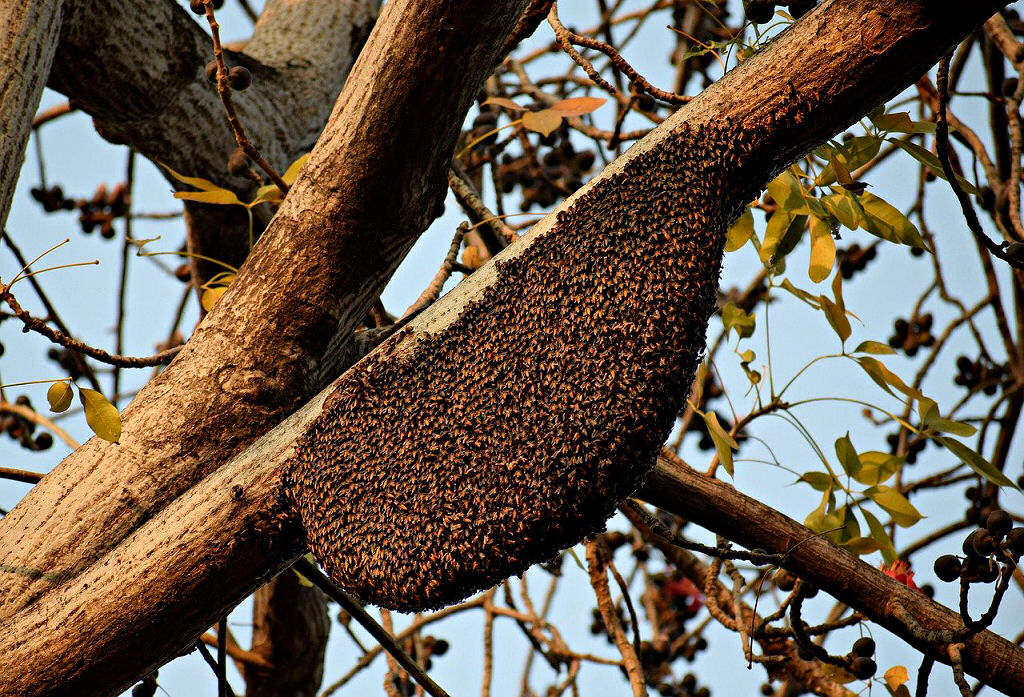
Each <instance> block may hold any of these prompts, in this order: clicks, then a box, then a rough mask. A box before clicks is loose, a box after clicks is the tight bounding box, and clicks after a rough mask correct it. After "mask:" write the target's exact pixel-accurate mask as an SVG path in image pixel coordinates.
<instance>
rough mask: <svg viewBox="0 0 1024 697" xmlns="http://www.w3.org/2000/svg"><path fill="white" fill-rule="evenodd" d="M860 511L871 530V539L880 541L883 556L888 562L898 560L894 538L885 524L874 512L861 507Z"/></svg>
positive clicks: (879, 546) (879, 547) (879, 545)
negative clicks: (890, 535)
mask: <svg viewBox="0 0 1024 697" xmlns="http://www.w3.org/2000/svg"><path fill="white" fill-rule="evenodd" d="M860 512H861V515H863V516H864V520H865V522H867V524H868V530H870V531H871V539H872V540H874V541H875V542H876V543H878V549H879V551H880V552H881V553H882V558H883V559H885V563H886V564H891V563H892V562H894V561H895V560H896V550H895V549H894V548H893V544H892V538H890V537H889V533H888V532H887V531H886V529H885V526H884V525H882V523H881V521H880V520H878V518H876V517H875V514H874V513H872V512H871V511H869V510H867V509H866V508H861V509H860Z"/></svg>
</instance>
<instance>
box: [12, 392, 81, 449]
mask: <svg viewBox="0 0 1024 697" xmlns="http://www.w3.org/2000/svg"><path fill="white" fill-rule="evenodd" d="M3 412H6V413H8V414H14V415H15V416H18V417H20V418H22V419H25V420H26V421H31V422H32V423H34V424H36V425H38V426H42V427H43V428H45V429H47V430H48V431H50V432H51V433H53V435H55V436H57V437H58V438H60V439H61V440H62V441H64V445H66V446H68V447H69V448H71V449H72V450H77V449H78V446H79V445H81V444H80V443H79V442H78V441H76V440H75V439H74V438H72V437H71V434H69V433H68V432H67V431H65V430H64V429H63V428H61V427H60V426H58V425H57V424H56V423H54V422H53V421H52V420H51V419H48V418H46V417H45V416H43V415H42V414H40V413H39V412H37V411H35V410H33V409H29V408H28V407H26V406H24V405H21V404H12V403H11V402H6V401H0V413H3Z"/></svg>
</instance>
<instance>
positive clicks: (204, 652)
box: [195, 641, 235, 697]
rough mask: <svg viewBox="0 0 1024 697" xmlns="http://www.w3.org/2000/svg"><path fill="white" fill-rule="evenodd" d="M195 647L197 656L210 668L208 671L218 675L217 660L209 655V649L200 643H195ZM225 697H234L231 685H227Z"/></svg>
mask: <svg viewBox="0 0 1024 697" xmlns="http://www.w3.org/2000/svg"><path fill="white" fill-rule="evenodd" d="M195 646H196V649H198V651H199V655H200V656H202V657H203V660H204V661H206V665H208V666H210V669H211V670H213V674H214V675H219V674H220V673H219V672H218V670H217V659H215V658H214V657H213V654H211V653H210V649H208V648H206V644H204V643H203V642H201V641H197V642H196V644H195ZM227 697H235V691H234V690H232V689H231V685H227Z"/></svg>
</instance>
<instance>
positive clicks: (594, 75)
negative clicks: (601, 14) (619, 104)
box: [548, 3, 690, 104]
mask: <svg viewBox="0 0 1024 697" xmlns="http://www.w3.org/2000/svg"><path fill="white" fill-rule="evenodd" d="M557 10H558V5H557V3H556V4H555V5H553V6H552V7H551V12H550V13H548V23H549V24H551V28H552V29H554V31H555V37H556V38H557V39H558V42H559V44H560V45H561V46H562V50H564V51H565V52H566V53H568V54H569V56H570V57H571V58H572V59H573V60H574V61H575V62H576V64H577V65H579V66H580V67H581V68H583V70H584V71H585V72H586V73H587V76H588V77H590V79H591V80H593V81H594V82H596V83H597V84H598V86H599V87H600V88H601V89H603V90H605V91H606V92H608V93H609V94H612V95H614V96H615V98H616V99H618V98H619V97H620V94H619V92H618V90H616V89H615V88H614V87H613V86H612V85H611V84H610V83H609V82H608V81H607V80H605V79H604V78H602V77H601V75H600V74H599V73H598V72H597V70H596V69H595V68H594V66H593V65H592V64H591V63H590V61H588V60H587V59H586V58H584V57H583V56H581V55H580V54H579V53H578V52H577V51H576V50H575V49H573V48H572V46H571V45H570V44H576V45H577V46H583V47H585V48H591V49H594V50H596V51H600V52H601V53H603V54H605V55H606V56H608V59H609V60H610V61H611V63H612V65H614V66H615V67H616V68H618V69H619V70H620V71H622V72H623V73H624V74H625V75H626V76H627V77H628V78H629V79H630V80H631V81H632V82H633V84H635V85H636V86H637V88H638V89H640V90H642V91H644V92H646V93H647V94H649V95H651V96H652V97H655V98H657V99H660V100H661V101H663V102H667V103H669V104H688V103H689V102H690V97H687V96H684V95H679V94H675V93H673V92H666V91H665V90H662V89H658V88H657V87H655V86H654V85H652V84H651V83H650V82H648V81H647V79H646V78H645V77H644V76H643V75H641V74H640V73H639V72H637V70H636V68H634V67H633V66H631V65H630V64H629V63H627V62H626V59H625V58H623V57H622V55H621V54H620V53H619V52H618V51H616V50H615V48H614V47H612V46H610V45H609V44H606V43H605V42H603V41H599V40H597V39H591V38H589V37H586V36H580V35H579V34H576V33H574V32H571V31H569V30H568V29H566V28H565V26H564V25H563V24H562V23H561V21H559V19H558V11H557Z"/></svg>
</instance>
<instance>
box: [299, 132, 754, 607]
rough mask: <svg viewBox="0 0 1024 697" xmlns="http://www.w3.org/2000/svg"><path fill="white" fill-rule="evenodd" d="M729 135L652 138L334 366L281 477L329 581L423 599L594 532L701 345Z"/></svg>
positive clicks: (727, 213) (668, 420) (449, 594)
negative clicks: (457, 289)
mask: <svg viewBox="0 0 1024 697" xmlns="http://www.w3.org/2000/svg"><path fill="white" fill-rule="evenodd" d="M744 136H745V134H744V132H743V131H742V130H740V129H738V128H735V127H732V126H731V125H729V124H728V123H724V124H720V125H718V126H716V127H705V128H702V129H700V130H694V131H690V130H685V129H684V130H682V131H680V132H677V133H675V134H673V135H671V136H668V139H667V141H666V142H665V143H663V144H662V145H660V146H659V147H657V148H656V149H654V150H652V151H650V152H647V153H645V154H642V155H639V156H637V157H635V158H634V159H633V160H632V161H631V162H630V163H629V164H627V165H626V166H625V168H624V169H623V170H622V171H621V172H620V173H618V174H615V175H612V176H611V177H609V178H607V179H605V180H604V181H601V182H599V183H596V184H595V185H594V187H593V188H592V189H591V190H590V191H589V192H587V193H586V194H585V195H583V196H581V197H580V198H579V199H577V200H576V202H575V203H574V204H573V205H571V206H570V207H568V208H567V209H566V210H564V211H562V212H561V213H560V214H559V215H558V219H557V223H556V225H555V226H554V228H553V229H552V230H551V231H550V232H548V233H547V234H546V235H544V236H543V237H541V238H540V239H538V240H536V241H535V242H534V243H533V244H532V245H531V246H530V247H529V248H527V249H526V250H525V251H524V252H523V253H521V254H520V255H518V256H515V257H513V258H511V259H510V260H508V261H504V262H503V261H501V260H499V261H497V263H498V265H499V266H498V269H497V278H496V280H495V282H494V283H493V284H492V285H491V286H489V287H488V288H487V289H486V290H484V291H483V293H482V294H481V296H480V298H479V300H478V301H476V302H474V303H472V304H470V305H468V306H467V307H466V308H465V309H464V311H463V312H462V314H461V315H460V316H459V317H458V318H457V319H456V320H455V321H454V322H453V323H452V324H451V325H450V326H449V327H448V328H446V329H444V330H441V331H439V332H437V333H434V334H426V333H422V332H421V333H413V332H408V331H407V332H406V333H407V334H408V335H406V336H400V337H395V338H394V339H393V340H392V344H393V346H398V345H399V344H404V346H402V347H400V348H392V349H391V350H387V348H385V350H383V351H378V352H376V353H375V354H372V355H371V356H370V357H368V358H367V359H365V360H364V361H363V362H362V363H360V364H359V365H358V366H356V367H355V368H354V369H352V370H351V371H349V373H348V374H347V376H346V378H345V379H344V380H343V382H342V383H341V384H340V385H339V387H338V388H337V389H336V390H335V391H334V393H332V395H331V396H330V397H329V398H328V400H327V402H326V404H325V407H324V410H323V412H322V413H321V415H320V416H319V417H318V418H317V420H316V421H315V423H314V424H313V425H312V427H311V428H310V429H308V431H307V432H306V435H305V436H304V438H303V439H302V441H301V443H300V444H299V446H298V448H297V451H296V455H295V457H294V459H293V460H292V461H291V462H290V463H289V466H288V468H287V475H286V479H285V482H286V492H287V495H288V496H289V498H290V499H291V503H292V505H293V506H294V508H295V509H296V510H297V512H298V514H299V516H300V517H301V521H302V524H303V526H304V528H305V530H306V534H307V537H308V541H309V544H310V547H311V549H312V551H313V552H314V554H315V555H316V556H317V558H318V559H319V560H320V561H321V563H322V564H323V565H324V568H325V569H326V570H327V572H328V573H329V574H330V575H331V576H332V577H333V578H334V579H335V580H336V581H337V582H338V583H339V584H340V585H341V586H343V587H345V588H346V589H348V590H350V591H352V592H353V593H355V594H356V595H357V596H358V597H359V598H361V599H362V600H364V601H367V602H371V603H374V604H378V605H382V606H386V607H389V608H394V609H398V610H405V611H412V610H422V609H426V608H431V607H437V606H441V605H444V604H448V603H452V602H455V601H458V600H460V599H461V598H463V597H465V596H467V595H468V594H470V593H472V592H474V591H476V590H480V589H483V588H486V587H489V586H491V585H493V584H494V583H496V582H498V581H500V580H501V579H503V578H506V577H507V576H510V575H512V574H517V573H521V572H522V571H524V570H525V569H526V568H527V567H528V566H529V565H531V564H533V563H535V562H538V561H543V560H547V559H550V558H551V557H552V556H553V555H554V554H555V553H556V552H557V551H558V550H560V549H563V548H565V547H567V546H570V545H572V544H574V543H576V542H577V541H579V540H580V539H582V538H583V537H585V536H586V535H588V534H591V533H594V532H596V531H599V530H601V529H603V527H604V525H605V521H606V520H607V518H608V517H609V516H610V515H611V514H612V512H613V511H614V508H615V505H616V504H617V503H618V502H619V501H620V500H621V499H622V498H623V497H625V496H627V495H629V494H630V493H631V492H632V491H633V490H634V489H635V488H636V487H637V486H638V484H639V483H640V482H641V481H642V479H643V477H644V475H645V474H646V473H647V472H648V471H649V469H650V468H651V466H652V465H653V464H654V461H655V457H656V454H657V452H658V450H659V447H660V446H661V444H662V443H663V442H664V439H665V438H666V437H667V435H668V431H669V429H670V428H671V426H672V423H673V419H674V416H675V414H676V413H677V412H678V410H679V408H680V407H681V406H682V404H683V401H684V400H685V398H686V396H687V392H688V390H689V386H690V383H691V380H692V376H693V371H694V369H695V367H696V363H697V360H698V358H699V356H700V354H701V353H702V351H703V349H704V341H705V329H706V325H707V321H708V318H709V316H710V315H711V313H712V311H713V310H714V306H715V293H716V289H717V285H718V276H719V269H720V262H721V256H722V246H723V242H724V231H725V227H726V225H727V224H728V223H729V221H730V219H731V218H732V217H734V216H735V215H736V214H737V213H738V212H739V210H740V208H741V207H742V205H743V204H744V203H745V202H746V201H749V200H750V199H751V198H752V196H753V195H754V194H755V193H756V192H757V190H758V187H759V186H760V185H761V183H762V182H763V177H764V174H763V172H762V174H761V175H756V174H753V175H750V177H749V178H750V179H751V180H750V181H744V176H746V175H744V172H746V171H752V172H756V171H757V170H758V169H759V168H758V167H757V166H751V164H752V163H750V162H749V161H745V158H746V153H745V152H744V146H743V145H742V143H744V142H745V140H746V138H745V137H744ZM741 165H743V166H742V167H741ZM410 341H413V342H415V344H414V348H413V349H411V350H409V349H408V346H409V342H410Z"/></svg>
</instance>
